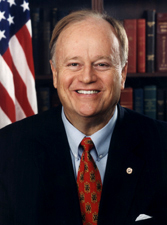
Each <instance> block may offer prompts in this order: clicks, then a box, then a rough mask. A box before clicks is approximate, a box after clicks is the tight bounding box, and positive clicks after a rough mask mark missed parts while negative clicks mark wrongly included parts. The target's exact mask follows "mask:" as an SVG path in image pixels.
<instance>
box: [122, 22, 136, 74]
mask: <svg viewBox="0 0 167 225" xmlns="http://www.w3.org/2000/svg"><path fill="white" fill-rule="evenodd" d="M124 28H125V30H126V33H127V37H128V42H129V55H128V73H136V72H137V70H136V48H137V45H136V38H137V20H136V19H125V20H124Z"/></svg>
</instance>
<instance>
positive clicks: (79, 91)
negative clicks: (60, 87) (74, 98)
mask: <svg viewBox="0 0 167 225" xmlns="http://www.w3.org/2000/svg"><path fill="white" fill-rule="evenodd" d="M77 93H78V94H84V95H92V94H97V93H99V91H97V90H89V91H85V90H77Z"/></svg>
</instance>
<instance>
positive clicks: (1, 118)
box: [0, 107, 12, 128]
mask: <svg viewBox="0 0 167 225" xmlns="http://www.w3.org/2000/svg"><path fill="white" fill-rule="evenodd" d="M10 123H12V121H11V120H10V119H9V117H8V116H7V115H6V114H5V113H4V111H3V110H2V108H1V107H0V128H2V127H5V126H6V125H8V124H10Z"/></svg>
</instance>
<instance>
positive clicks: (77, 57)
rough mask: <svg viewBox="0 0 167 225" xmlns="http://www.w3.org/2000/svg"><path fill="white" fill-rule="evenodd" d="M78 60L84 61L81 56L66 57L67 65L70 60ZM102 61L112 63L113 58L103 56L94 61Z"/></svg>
mask: <svg viewBox="0 0 167 225" xmlns="http://www.w3.org/2000/svg"><path fill="white" fill-rule="evenodd" d="M78 59H82V57H81V56H74V57H72V58H70V57H66V58H65V60H64V62H65V63H66V62H67V61H68V60H78ZM101 59H107V60H109V61H112V57H111V56H102V55H98V56H96V57H95V60H94V61H97V60H101Z"/></svg>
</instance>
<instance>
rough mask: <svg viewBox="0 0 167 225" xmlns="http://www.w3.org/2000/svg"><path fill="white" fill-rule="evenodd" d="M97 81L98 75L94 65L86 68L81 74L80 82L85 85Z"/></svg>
mask: <svg viewBox="0 0 167 225" xmlns="http://www.w3.org/2000/svg"><path fill="white" fill-rule="evenodd" d="M96 80H97V76H96V73H95V71H94V69H93V66H92V65H88V66H85V67H84V69H83V71H82V73H81V74H80V81H82V82H83V83H93V82H95V81H96Z"/></svg>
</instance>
